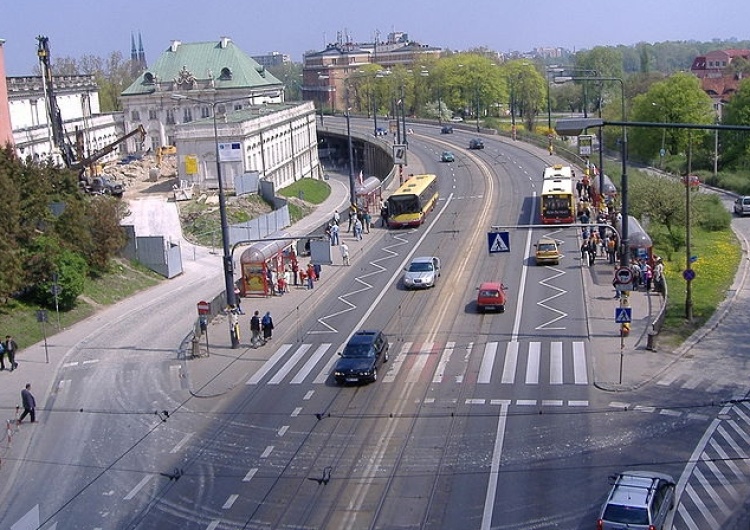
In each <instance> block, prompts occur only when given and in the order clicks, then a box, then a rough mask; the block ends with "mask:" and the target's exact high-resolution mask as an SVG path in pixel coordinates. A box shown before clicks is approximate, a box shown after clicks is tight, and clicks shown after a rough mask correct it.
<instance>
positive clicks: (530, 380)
mask: <svg viewBox="0 0 750 530" xmlns="http://www.w3.org/2000/svg"><path fill="white" fill-rule="evenodd" d="M541 352H542V343H541V342H530V343H529V357H528V359H527V360H526V384H527V385H536V384H538V383H539V367H540V365H541V363H540V357H541Z"/></svg>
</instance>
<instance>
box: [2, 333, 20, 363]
mask: <svg viewBox="0 0 750 530" xmlns="http://www.w3.org/2000/svg"><path fill="white" fill-rule="evenodd" d="M3 348H4V349H5V355H7V356H8V362H9V363H10V371H11V372H12V371H13V370H15V369H16V368H18V363H17V362H16V350H18V344H16V341H14V340H13V337H11V336H10V335H6V336H5V342H4V343H3Z"/></svg>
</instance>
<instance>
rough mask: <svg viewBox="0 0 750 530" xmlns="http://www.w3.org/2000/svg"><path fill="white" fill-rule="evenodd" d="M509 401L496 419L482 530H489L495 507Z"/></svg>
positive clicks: (502, 406) (503, 405) (504, 404)
mask: <svg viewBox="0 0 750 530" xmlns="http://www.w3.org/2000/svg"><path fill="white" fill-rule="evenodd" d="M509 405H510V401H505V402H504V403H503V404H502V405H501V406H500V415H499V417H498V419H497V432H496V434H495V447H494V448H493V450H492V464H491V466H490V478H489V481H488V484H487V496H486V497H485V498H484V511H483V513H482V526H481V528H482V530H490V528H491V527H492V510H493V508H494V506H495V495H496V494H497V482H498V480H499V479H500V461H501V458H502V454H503V443H504V441H505V423H506V421H507V419H508V406H509Z"/></svg>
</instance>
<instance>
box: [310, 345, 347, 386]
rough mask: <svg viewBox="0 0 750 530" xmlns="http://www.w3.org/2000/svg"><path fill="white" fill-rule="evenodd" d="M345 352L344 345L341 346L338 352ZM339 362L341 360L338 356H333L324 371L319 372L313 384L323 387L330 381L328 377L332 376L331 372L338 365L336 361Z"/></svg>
mask: <svg viewBox="0 0 750 530" xmlns="http://www.w3.org/2000/svg"><path fill="white" fill-rule="evenodd" d="M343 350H344V344H342V345H341V346H339V349H338V350H336V351H337V352H340V351H343ZM338 360H339V356H338V355H331V358H330V359H328V362H327V363H326V364H325V366H324V367H323V369H322V370H321V371H320V372H318V375H317V376H316V377H315V379H314V380H313V383H315V384H316V385H322V384H324V383H325V382H326V381H328V377H329V376H330V375H331V372H332V371H333V365H334V364H336V361H338Z"/></svg>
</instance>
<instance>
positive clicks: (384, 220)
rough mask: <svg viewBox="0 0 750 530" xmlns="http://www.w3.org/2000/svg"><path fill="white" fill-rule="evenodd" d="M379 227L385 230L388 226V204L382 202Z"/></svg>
mask: <svg viewBox="0 0 750 530" xmlns="http://www.w3.org/2000/svg"><path fill="white" fill-rule="evenodd" d="M380 226H381V227H382V228H386V227H387V226H388V203H387V202H386V201H383V204H382V205H381V206H380Z"/></svg>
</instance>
